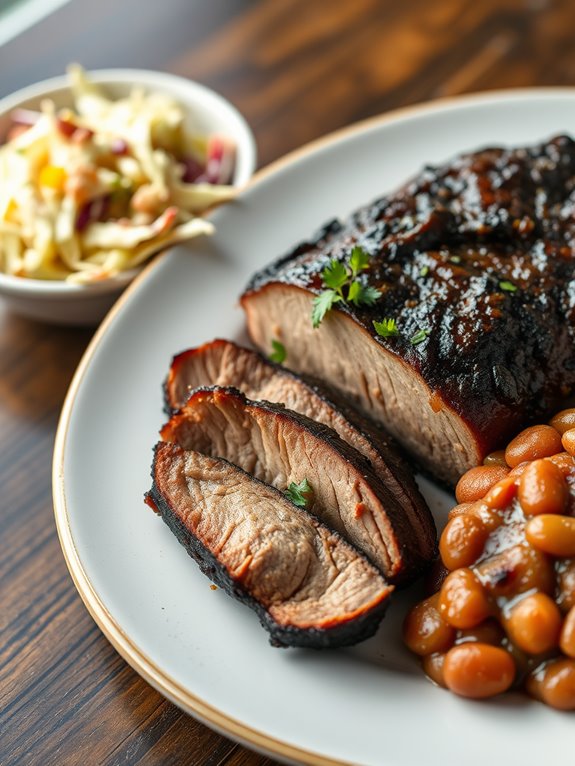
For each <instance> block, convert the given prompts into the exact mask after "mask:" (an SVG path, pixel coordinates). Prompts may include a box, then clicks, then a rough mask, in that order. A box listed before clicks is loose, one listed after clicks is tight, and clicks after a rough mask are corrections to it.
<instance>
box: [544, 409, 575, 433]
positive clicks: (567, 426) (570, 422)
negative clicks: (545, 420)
mask: <svg viewBox="0 0 575 766" xmlns="http://www.w3.org/2000/svg"><path fill="white" fill-rule="evenodd" d="M549 425H550V426H552V427H553V428H554V429H555V430H556V431H558V432H559V433H560V434H561V435H563V434H564V433H565V431H569V430H571V429H572V428H575V408H573V407H572V408H571V409H568V410H561V412H558V413H557V414H556V415H553V417H552V418H551V420H550V421H549Z"/></svg>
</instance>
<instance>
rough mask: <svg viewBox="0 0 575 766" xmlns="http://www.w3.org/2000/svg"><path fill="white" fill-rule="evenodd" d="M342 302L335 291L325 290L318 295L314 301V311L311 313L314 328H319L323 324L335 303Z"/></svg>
mask: <svg viewBox="0 0 575 766" xmlns="http://www.w3.org/2000/svg"><path fill="white" fill-rule="evenodd" d="M340 300H341V296H339V295H338V294H337V293H336V291H335V290H324V291H323V292H321V293H320V294H319V295H316V296H315V298H314V299H313V309H312V312H311V323H312V325H313V327H314V328H317V327H319V326H320V324H321V320H322V319H323V318H324V316H325V315H326V314H327V312H328V311H329V310H330V309H331V307H332V306H333V304H334V303H337V302H338V301H340Z"/></svg>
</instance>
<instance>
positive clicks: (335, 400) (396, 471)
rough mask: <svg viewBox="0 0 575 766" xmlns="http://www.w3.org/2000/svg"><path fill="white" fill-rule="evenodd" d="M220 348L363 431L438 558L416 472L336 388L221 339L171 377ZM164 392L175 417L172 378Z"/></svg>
mask: <svg viewBox="0 0 575 766" xmlns="http://www.w3.org/2000/svg"><path fill="white" fill-rule="evenodd" d="M216 345H218V346H219V345H227V346H230V347H232V348H234V349H236V350H239V351H242V352H244V353H249V354H251V355H253V359H254V363H255V364H260V365H262V366H265V367H266V368H268V369H270V370H273V371H274V373H275V374H276V375H278V376H280V377H282V378H284V379H288V380H290V381H292V382H294V383H296V384H297V385H298V386H301V387H302V388H305V389H307V390H308V391H311V392H313V394H315V395H316V396H317V397H318V398H319V399H320V400H321V401H322V402H323V403H324V404H325V405H326V407H329V408H330V409H331V410H334V411H336V412H337V413H338V414H339V415H341V416H342V417H343V418H344V419H345V420H347V422H348V423H349V425H350V427H351V428H353V429H355V430H356V431H357V432H359V433H360V434H361V435H362V436H363V437H364V439H366V441H368V442H369V443H370V445H371V446H372V448H373V450H374V451H375V452H377V453H378V454H379V455H380V457H381V458H382V460H383V462H384V463H385V464H386V465H387V467H388V468H389V470H390V472H391V473H392V474H393V475H394V476H395V478H396V480H397V481H398V482H399V484H401V486H402V487H403V490H404V492H405V494H406V495H407V497H408V498H409V500H410V504H411V507H412V508H413V509H414V510H415V512H416V514H417V516H418V517H419V522H420V524H419V526H420V530H419V531H420V533H421V534H422V536H423V537H424V538H425V541H426V544H427V547H428V549H429V550H430V551H431V552H430V553H429V556H430V558H435V557H436V556H437V534H436V530H435V522H434V520H433V516H432V514H431V511H430V510H429V507H428V505H427V503H426V501H425V499H424V497H423V495H422V494H421V492H420V490H419V487H418V486H417V483H416V481H415V479H414V476H413V470H412V469H411V468H410V466H409V464H408V462H407V459H406V457H405V456H404V454H403V452H402V449H401V448H400V446H399V444H398V443H397V442H396V441H395V439H394V438H393V437H392V436H391V435H390V434H389V433H387V432H386V431H385V430H384V429H383V428H382V427H381V426H377V425H376V424H375V423H374V422H373V421H372V420H370V418H368V417H366V416H365V415H363V414H362V413H360V412H359V410H357V409H356V408H355V407H353V406H352V405H351V404H349V402H348V401H347V400H346V398H345V397H344V396H341V395H340V394H339V393H338V392H337V391H336V390H335V389H332V388H330V387H329V386H328V385H327V384H326V383H325V382H323V381H320V380H317V379H316V378H313V377H311V376H309V375H298V374H297V373H295V372H293V371H292V370H289V369H288V368H286V367H283V366H282V365H280V364H276V363H275V362H272V361H271V360H269V359H267V358H266V357H265V356H263V354H260V353H259V352H258V351H253V350H252V349H246V348H244V347H242V346H239V345H237V344H236V343H233V342H232V341H229V340H223V339H220V338H217V339H215V340H213V341H211V342H210V343H206V344H204V345H203V346H199V347H197V348H193V349H188V350H187V351H183V352H181V353H180V354H176V355H175V356H174V357H173V359H172V364H171V367H170V376H169V377H174V378H175V377H176V376H177V370H178V367H179V365H180V364H181V363H182V362H183V361H185V360H186V359H187V358H188V357H190V356H192V357H193V356H194V355H196V354H203V353H209V351H210V350H211V349H212V348H213V347H214V346H216ZM237 388H238V389H240V390H241V388H242V387H241V385H239V384H238V385H237ZM163 391H164V403H165V409H166V413H167V414H168V415H172V414H173V413H174V412H175V411H176V410H177V409H178V408H179V406H181V404H182V402H176V401H174V400H173V399H172V397H171V396H170V390H169V386H168V378H167V379H166V380H165V381H164V386H163ZM190 393H191V392H190Z"/></svg>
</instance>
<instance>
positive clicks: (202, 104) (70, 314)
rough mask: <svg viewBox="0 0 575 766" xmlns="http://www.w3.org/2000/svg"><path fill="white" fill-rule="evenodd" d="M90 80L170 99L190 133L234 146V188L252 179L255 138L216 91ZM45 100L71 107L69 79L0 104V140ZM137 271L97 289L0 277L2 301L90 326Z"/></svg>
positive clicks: (123, 72) (167, 81)
mask: <svg viewBox="0 0 575 766" xmlns="http://www.w3.org/2000/svg"><path fill="white" fill-rule="evenodd" d="M89 77H90V80H91V81H92V82H95V83H97V84H100V85H102V86H104V87H105V90H106V93H107V94H109V95H110V96H111V97H112V98H122V97H123V96H126V95H128V93H129V92H130V90H131V89H132V88H133V87H134V85H140V86H143V87H145V88H146V89H149V90H150V91H158V92H163V93H168V94H169V95H171V96H173V97H174V98H175V99H177V101H178V102H179V103H180V104H181V105H182V107H183V108H184V110H185V112H186V115H187V117H186V121H187V123H188V125H189V128H190V129H191V130H193V132H196V133H200V134H207V133H221V134H223V135H226V136H229V137H230V138H232V139H233V140H234V141H235V143H236V146H237V159H236V169H235V174H234V179H233V183H234V185H235V186H243V185H244V184H245V183H247V181H248V180H249V179H250V177H251V176H252V174H253V172H254V170H255V166H256V146H255V140H254V136H253V134H252V132H251V130H250V128H249V126H248V124H247V122H246V121H245V120H244V118H243V117H242V116H241V114H240V113H239V112H238V111H237V109H235V107H233V106H232V105H231V104H230V103H229V102H228V101H226V100H225V99H224V98H222V97H221V96H219V95H218V94H217V93H214V91H212V90H210V89H209V88H205V87H204V86H203V85H199V84H198V83H195V82H192V81H190V80H186V79H184V78H183V77H177V76H175V75H171V74H165V73H163V72H150V71H146V70H141V69H103V70H98V71H94V72H90V73H89ZM44 98H49V99H52V100H53V101H54V103H55V104H56V107H57V108H61V107H64V106H68V105H70V104H71V93H70V89H69V87H68V80H67V78H66V77H65V76H62V77H54V78H52V79H50V80H44V81H43V82H40V83H36V84H35V85H30V86H29V87H27V88H23V89H22V90H19V91H17V92H16V93H13V94H12V95H11V96H7V97H6V98H4V99H2V100H0V136H3V135H5V133H6V130H7V128H8V126H9V124H10V113H11V112H12V111H13V110H14V109H16V108H20V107H21V108H26V109H37V108H38V107H39V105H40V102H41V101H42V99H44ZM137 272H138V270H132V271H127V272H125V273H122V274H120V275H119V276H117V277H115V278H114V279H110V280H106V281H104V282H101V283H99V284H96V285H72V284H68V283H66V282H61V281H44V280H40V279H25V278H22V277H13V276H7V275H6V274H2V273H1V272H0V296H1V297H2V299H3V300H4V302H5V303H6V304H7V305H8V306H9V308H10V309H12V310H13V311H15V312H17V313H18V314H21V315H24V316H28V317H31V318H33V319H39V320H42V321H46V322H53V323H55V324H69V325H94V324H97V323H98V322H99V321H100V320H101V319H102V317H103V316H104V315H105V314H106V312H107V311H108V309H109V308H110V307H111V306H112V304H113V303H114V302H115V300H116V299H117V298H118V296H119V295H120V293H121V292H122V291H123V290H124V288H125V287H126V286H127V285H128V283H129V282H130V281H131V280H132V279H133V278H134V276H135V274H136V273H137Z"/></svg>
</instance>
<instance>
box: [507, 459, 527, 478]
mask: <svg viewBox="0 0 575 766" xmlns="http://www.w3.org/2000/svg"><path fill="white" fill-rule="evenodd" d="M528 465H531V463H530V462H529V461H528V460H524V461H523V462H522V463H519V465H516V466H515V468H512V469H511V470H510V471H509V476H515V478H517V477H519V476H523V473H524V471H525V469H526V468H527V466H528Z"/></svg>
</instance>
